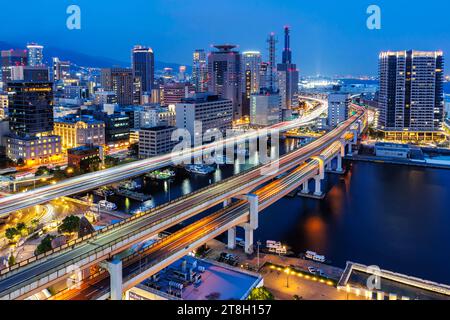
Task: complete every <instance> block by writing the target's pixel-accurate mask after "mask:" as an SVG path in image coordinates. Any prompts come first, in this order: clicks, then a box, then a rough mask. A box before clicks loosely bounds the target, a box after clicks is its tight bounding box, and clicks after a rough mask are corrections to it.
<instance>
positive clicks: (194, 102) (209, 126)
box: [175, 93, 233, 145]
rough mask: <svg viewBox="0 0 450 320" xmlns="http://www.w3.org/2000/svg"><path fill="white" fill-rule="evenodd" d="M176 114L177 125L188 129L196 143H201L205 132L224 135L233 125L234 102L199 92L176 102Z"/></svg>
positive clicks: (207, 139)
mask: <svg viewBox="0 0 450 320" xmlns="http://www.w3.org/2000/svg"><path fill="white" fill-rule="evenodd" d="M175 114H176V119H177V120H176V125H177V127H178V128H180V129H186V130H188V131H189V133H190V134H191V137H192V139H193V142H194V144H196V145H200V144H201V143H202V139H203V137H204V135H205V133H211V134H212V133H214V132H216V131H217V132H219V133H220V134H222V135H224V134H225V133H226V130H227V129H230V128H231V127H232V122H233V102H232V101H231V100H228V99H222V98H220V97H219V96H218V95H212V94H209V93H197V94H196V95H195V96H194V97H191V98H187V99H183V101H182V102H181V103H178V104H176V106H175ZM205 141H210V139H209V138H206V140H205Z"/></svg>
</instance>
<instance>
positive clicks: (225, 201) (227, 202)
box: [223, 199, 231, 208]
mask: <svg viewBox="0 0 450 320" xmlns="http://www.w3.org/2000/svg"><path fill="white" fill-rule="evenodd" d="M230 203H231V200H230V199H225V200H223V207H224V208H225V207H227V206H229V205H230Z"/></svg>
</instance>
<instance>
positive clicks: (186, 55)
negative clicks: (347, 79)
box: [0, 0, 450, 75]
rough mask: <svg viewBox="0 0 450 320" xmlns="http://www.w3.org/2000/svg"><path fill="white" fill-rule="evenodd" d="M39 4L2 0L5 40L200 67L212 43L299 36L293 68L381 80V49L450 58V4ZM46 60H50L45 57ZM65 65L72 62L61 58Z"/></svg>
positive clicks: (369, 0) (343, 0)
mask: <svg viewBox="0 0 450 320" xmlns="http://www.w3.org/2000/svg"><path fill="white" fill-rule="evenodd" d="M423 3H424V2H423V1H419V0H340V1H337V0H308V1H305V0H221V1H218V0H123V1H122V0H120V1H119V0H109V1H108V0H39V1H31V0H26V1H24V2H23V1H22V2H21V5H20V6H18V4H17V2H16V1H2V4H1V10H0V21H2V24H1V25H2V26H1V27H0V41H4V42H10V43H18V44H22V43H23V44H25V43H26V42H27V41H28V42H29V41H35V42H39V43H42V44H43V45H46V46H51V47H58V48H63V49H70V50H75V51H78V52H81V53H87V54H90V55H94V56H104V57H109V58H114V59H117V60H120V61H125V62H127V61H129V60H130V49H131V47H132V46H133V45H134V44H144V45H149V46H151V47H152V48H153V49H154V51H155V56H156V59H157V60H159V61H165V62H177V63H182V64H191V57H192V51H193V50H194V49H196V48H205V49H209V48H210V46H211V44H213V43H225V42H227V43H235V44H238V45H239V49H240V50H241V51H243V50H260V51H262V52H263V54H264V56H267V55H266V43H265V39H266V37H267V34H268V33H269V32H271V31H275V32H276V33H277V35H278V39H279V43H278V48H279V53H278V57H277V60H280V59H281V48H282V42H283V35H282V31H283V30H282V28H283V26H284V25H289V26H291V28H292V32H291V34H292V37H291V47H292V51H293V59H294V62H296V63H297V64H298V67H299V69H300V72H301V73H302V74H306V75H313V74H319V73H320V74H325V75H336V74H339V75H346V74H354V75H358V74H376V71H377V56H378V52H379V51H380V50H387V49H391V50H400V49H409V48H413V49H418V50H435V49H442V50H444V52H447V51H450V50H449V49H450V41H449V40H450V37H449V35H450V19H449V13H450V1H448V0H428V1H427V2H426V4H425V5H424V4H423ZM71 4H76V5H78V6H79V7H80V8H81V30H68V29H67V28H66V19H67V17H68V15H67V14H66V9H67V7H68V6H69V5H71ZM371 4H376V5H378V6H380V8H381V21H382V28H381V30H369V29H367V27H366V20H367V17H368V15H367V14H366V10H367V7H368V6H369V5H371ZM44 53H45V52H44ZM61 58H64V57H61Z"/></svg>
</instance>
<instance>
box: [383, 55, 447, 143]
mask: <svg viewBox="0 0 450 320" xmlns="http://www.w3.org/2000/svg"><path fill="white" fill-rule="evenodd" d="M443 74H444V57H443V53H442V52H441V51H413V50H410V51H398V52H390V51H389V52H381V53H380V56H379V79H380V80H379V81H380V93H379V102H378V103H379V109H380V116H379V119H378V125H379V128H380V129H381V130H382V131H391V132H403V133H404V132H408V131H409V132H422V133H423V132H427V131H428V132H432V131H438V130H440V129H441V128H442V123H443V120H444V95H443ZM422 137H423V135H422ZM415 139H417V140H421V138H420V137H419V136H416V137H415Z"/></svg>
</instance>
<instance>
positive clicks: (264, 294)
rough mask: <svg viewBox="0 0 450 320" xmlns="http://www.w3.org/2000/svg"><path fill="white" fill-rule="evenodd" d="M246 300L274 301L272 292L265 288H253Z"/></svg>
mask: <svg viewBox="0 0 450 320" xmlns="http://www.w3.org/2000/svg"><path fill="white" fill-rule="evenodd" d="M248 300H275V298H274V296H273V294H272V292H270V291H269V290H267V288H266V287H259V288H255V289H253V290H252V292H250V295H249V296H248Z"/></svg>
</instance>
